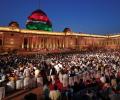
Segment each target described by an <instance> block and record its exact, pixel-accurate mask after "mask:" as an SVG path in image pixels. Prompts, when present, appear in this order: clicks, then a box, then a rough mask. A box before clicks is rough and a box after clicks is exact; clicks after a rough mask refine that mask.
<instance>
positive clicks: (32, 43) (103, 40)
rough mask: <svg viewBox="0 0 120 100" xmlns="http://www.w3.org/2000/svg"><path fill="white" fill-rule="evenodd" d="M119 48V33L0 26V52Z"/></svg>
mask: <svg viewBox="0 0 120 100" xmlns="http://www.w3.org/2000/svg"><path fill="white" fill-rule="evenodd" d="M102 49H105V50H112V49H114V50H119V49H120V35H110V36H104V35H91V34H83V33H74V32H47V31H39V30H28V29H20V28H16V27H0V52H5V51H13V50H16V51H19V52H23V51H25V52H34V51H35V52H41V51H45V52H48V51H49V52H51V51H65V50H70V51H71V50H77V51H84V50H102Z"/></svg>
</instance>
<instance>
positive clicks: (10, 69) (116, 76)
mask: <svg viewBox="0 0 120 100" xmlns="http://www.w3.org/2000/svg"><path fill="white" fill-rule="evenodd" d="M0 67H1V68H0V69H1V71H0V85H1V87H5V93H10V92H11V91H16V90H20V89H32V88H36V87H39V86H43V94H44V99H45V100H66V99H67V100H72V99H76V100H120V53H119V52H112V53H111V52H107V53H102V52H98V53H93V52H91V53H77V54H72V53H71V54H56V55H55V54H50V55H40V54H34V55H29V56H23V55H5V56H1V57H0Z"/></svg>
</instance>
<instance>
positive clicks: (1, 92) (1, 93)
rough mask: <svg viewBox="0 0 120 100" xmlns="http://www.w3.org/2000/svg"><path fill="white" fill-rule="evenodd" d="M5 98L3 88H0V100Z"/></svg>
mask: <svg viewBox="0 0 120 100" xmlns="http://www.w3.org/2000/svg"><path fill="white" fill-rule="evenodd" d="M4 97H5V87H0V100H2V99H3V98H4Z"/></svg>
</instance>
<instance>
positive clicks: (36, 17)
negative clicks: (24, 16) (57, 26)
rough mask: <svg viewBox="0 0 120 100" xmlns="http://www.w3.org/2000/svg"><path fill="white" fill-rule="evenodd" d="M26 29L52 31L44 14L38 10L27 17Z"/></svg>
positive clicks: (49, 22)
mask: <svg viewBox="0 0 120 100" xmlns="http://www.w3.org/2000/svg"><path fill="white" fill-rule="evenodd" d="M26 28H27V29H31V30H43V31H52V24H51V21H50V20H49V18H48V16H47V15H46V13H44V12H43V11H42V10H40V9H38V10H35V11H33V12H32V13H31V15H30V16H28V20H27V24H26Z"/></svg>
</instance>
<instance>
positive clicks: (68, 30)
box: [63, 27, 72, 33]
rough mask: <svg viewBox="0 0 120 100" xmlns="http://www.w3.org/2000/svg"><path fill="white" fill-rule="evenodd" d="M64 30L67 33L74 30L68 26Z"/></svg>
mask: <svg viewBox="0 0 120 100" xmlns="http://www.w3.org/2000/svg"><path fill="white" fill-rule="evenodd" d="M63 32H65V33H67V32H72V30H71V29H70V28H68V27H66V28H64V30H63Z"/></svg>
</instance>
